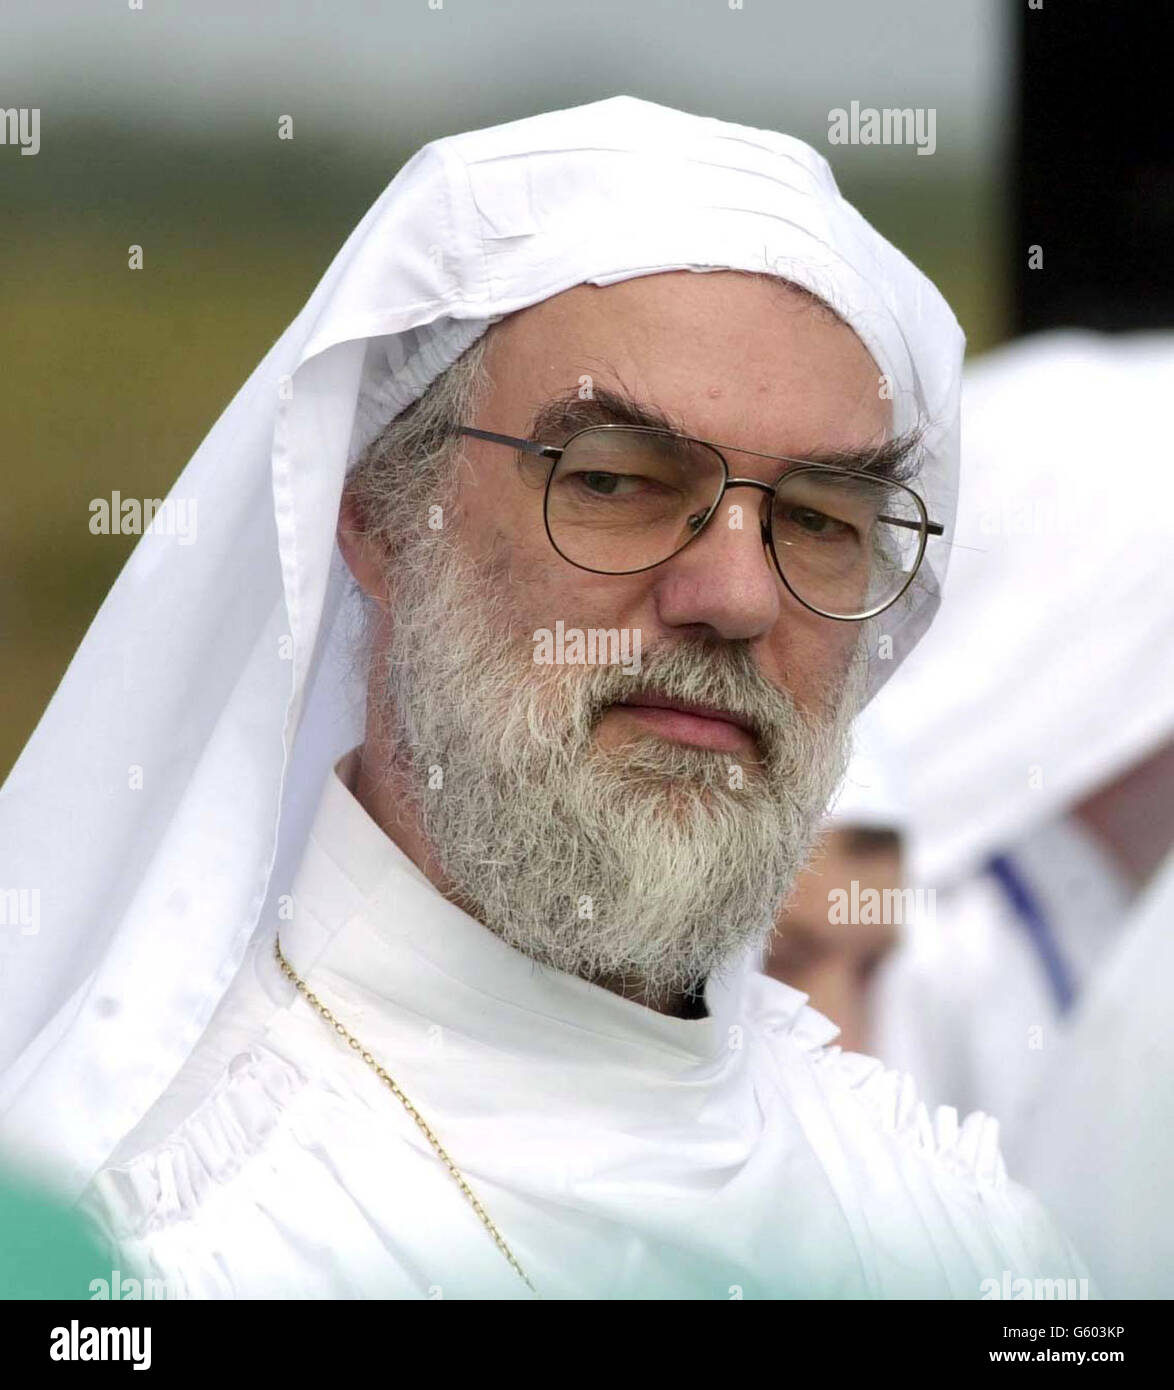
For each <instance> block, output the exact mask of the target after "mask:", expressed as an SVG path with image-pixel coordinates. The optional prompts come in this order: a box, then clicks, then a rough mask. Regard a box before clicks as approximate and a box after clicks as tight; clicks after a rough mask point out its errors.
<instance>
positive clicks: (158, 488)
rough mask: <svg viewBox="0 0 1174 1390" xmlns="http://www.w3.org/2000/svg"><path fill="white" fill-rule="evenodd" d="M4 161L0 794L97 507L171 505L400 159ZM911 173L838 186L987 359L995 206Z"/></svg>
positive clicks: (999, 256) (842, 175)
mask: <svg viewBox="0 0 1174 1390" xmlns="http://www.w3.org/2000/svg"><path fill="white" fill-rule="evenodd" d="M0 153H2V154H4V155H6V156H9V157H8V158H5V159H4V160H3V162H2V163H0V323H2V325H3V328H2V332H3V344H4V353H3V368H2V371H0V450H2V454H0V478H2V481H3V489H2V492H0V496H2V499H3V500H2V503H0V632H2V634H3V638H4V657H5V660H4V666H5V672H6V679H5V681H4V682H3V684H2V689H3V695H2V697H0V699H2V703H0V778H2V777H3V776H4V775H6V774H7V772H8V770H9V768H10V767H11V765H12V763H13V762H14V761H15V759H16V757H17V755H18V754H19V752H20V750H21V748H22V747H23V745H24V743H25V741H26V740H27V738H28V737H29V735H30V733H31V732H32V730H33V728H34V727H35V725H36V722H37V720H38V718H39V717H40V714H41V712H42V711H43V709H44V707H45V705H46V704H47V703H48V701H49V699H50V697H51V696H52V694H53V691H54V689H55V688H56V685H57V683H58V681H59V680H60V679H61V677H62V675H63V674H64V673H65V669H66V667H67V666H68V664H69V661H70V658H71V656H72V654H73V652H74V650H75V648H76V647H77V645H78V643H79V641H80V640H81V638H82V636H83V634H84V633H85V631H86V628H87V627H88V625H89V623H90V621H91V620H92V618H93V616H94V614H95V613H96V612H97V610H98V607H99V605H100V604H101V602H102V599H103V597H104V595H105V593H106V591H107V589H108V588H109V587H110V584H111V583H112V582H113V580H114V578H115V576H116V575H117V573H118V571H119V569H120V568H121V566H122V565H123V563H124V562H125V560H126V558H127V556H128V555H129V553H130V551H131V549H132V548H133V545H134V537H132V536H93V535H91V534H90V531H89V520H90V513H89V503H90V501H91V499H93V498H99V497H107V498H108V497H109V496H110V494H111V492H113V491H114V490H118V491H119V492H121V493H122V494H123V495H124V496H131V497H160V496H163V495H165V493H166V491H167V490H168V488H169V487H170V486H171V485H172V483H173V482H174V480H175V478H176V477H177V475H178V474H179V472H180V471H181V469H182V468H183V467H184V465H185V463H186V462H187V460H188V458H189V457H190V455H191V454H192V453H193V451H194V450H195V448H196V446H197V445H198V444H199V442H200V440H201V439H202V438H203V436H204V435H205V434H206V433H207V431H208V429H209V428H210V427H211V425H212V424H213V422H214V421H215V419H216V417H217V416H218V415H219V414H220V412H221V411H222V410H223V408H224V407H225V406H226V405H227V404H228V402H229V401H230V400H231V398H232V396H233V395H234V393H235V392H236V390H237V389H238V388H239V386H240V385H241V384H242V383H243V382H244V380H245V378H246V377H247V376H248V375H249V373H250V372H251V371H252V369H253V367H254V366H255V365H256V364H257V362H258V361H259V360H260V358H261V356H262V355H263V354H264V352H265V351H266V350H267V349H268V348H269V347H270V345H271V344H272V343H273V341H274V340H275V339H276V338H277V337H278V336H279V335H280V333H281V332H282V330H283V329H284V328H285V326H286V324H287V323H288V322H289V321H290V320H291V319H292V318H293V317H294V315H295V314H296V313H297V312H298V310H299V309H300V308H301V306H302V304H303V303H304V302H305V300H306V298H307V297H308V295H309V294H310V292H311V290H312V289H313V287H314V285H315V284H316V282H317V280H318V279H319V277H320V276H321V274H322V272H323V271H324V270H325V268H326V266H327V265H328V263H329V261H330V259H331V258H332V256H333V255H334V254H335V252H336V251H337V250H338V248H339V247H340V246H341V245H342V243H343V241H344V240H345V239H346V237H347V235H348V234H349V233H350V231H351V229H352V228H353V227H354V225H355V224H356V222H357V221H358V220H359V218H360V217H361V216H362V214H363V213H364V212H365V211H366V210H367V208H368V207H369V206H370V204H371V203H372V202H373V201H374V199H375V198H376V197H377V196H378V194H379V193H380V192H381V191H382V189H383V188H384V187H385V185H386V184H387V182H388V181H389V180H390V179H391V177H392V176H393V175H394V173H395V171H396V169H397V168H398V167H399V166H400V164H401V163H402V162H403V161H404V159H406V158H407V157H408V156H409V155H410V154H411V153H412V148H410V147H404V148H391V147H390V146H387V145H385V146H377V145H375V144H363V143H360V142H356V141H353V140H346V139H343V138H341V137H328V136H320V137H318V138H317V139H315V138H314V137H313V136H312V135H305V134H301V133H299V135H298V137H297V138H296V139H294V140H293V141H279V140H277V139H275V138H274V137H273V135H272V134H271V132H270V131H269V130H266V131H265V132H264V134H261V133H257V134H255V135H254V134H250V133H249V132H247V131H245V132H239V133H235V134H231V135H230V134H215V135H210V136H201V135H199V134H173V133H167V134H164V133H162V132H159V133H156V134H154V135H151V134H149V133H148V134H146V135H145V134H144V133H143V131H142V129H141V128H139V127H135V128H133V129H129V128H127V127H124V126H120V125H102V124H100V123H95V122H93V121H87V122H84V123H79V124H77V125H76V126H75V127H74V128H72V129H61V128H59V129H58V130H57V131H56V132H55V136H54V140H53V149H52V153H51V156H50V154H49V152H48V151H44V150H43V151H42V153H41V154H40V155H39V156H38V157H37V158H33V159H28V158H20V157H15V158H13V157H12V156H17V155H18V152H17V151H16V150H15V149H5V150H3V151H0ZM886 163H887V162H886ZM924 163H925V164H926V165H933V166H934V167H933V168H932V170H927V169H924V168H922V167H920V166H922V164H923V161H920V160H914V161H912V164H910V163H909V162H908V161H905V163H904V165H903V166H902V167H903V168H904V169H905V170H909V169H912V171H913V172H912V173H904V174H893V173H891V172H889V169H895V168H897V167H898V166H897V165H896V164H895V162H894V163H892V164H891V165H888V168H887V170H886V173H885V175H884V177H883V178H882V177H880V176H878V175H877V174H875V173H872V174H866V173H862V172H861V171H860V170H859V168H858V167H856V166H849V167H847V168H841V167H839V166H837V169H836V171H837V175H838V177H839V179H840V184H841V187H842V188H843V190H844V192H845V193H846V195H847V196H848V197H849V198H850V199H851V200H852V201H853V202H854V203H855V204H856V205H857V207H859V208H860V210H861V211H862V212H863V213H864V215H865V216H866V217H868V218H869V219H870V220H871V221H872V222H873V223H874V225H876V226H877V227H878V228H879V229H880V230H881V231H882V232H883V233H884V234H885V235H886V236H887V237H888V238H889V239H890V240H891V241H893V242H895V243H896V245H898V246H899V247H900V248H901V249H902V250H903V251H905V252H906V254H907V255H909V256H910V257H911V258H912V259H913V260H914V261H916V262H917V263H918V264H919V265H920V266H921V267H922V268H923V269H924V270H925V271H926V272H927V273H928V274H929V275H930V276H931V278H933V279H934V280H935V281H936V283H937V284H938V285H939V287H940V288H941V289H942V291H943V292H944V294H945V295H946V297H947V299H948V300H949V301H950V302H951V304H952V305H953V306H954V309H955V312H956V313H957V315H958V318H959V320H960V321H961V323H962V326H963V328H964V329H965V330H966V333H967V336H968V338H969V342H970V351H971V352H972V353H974V352H978V351H982V350H983V349H985V348H987V347H990V346H993V345H994V344H995V343H996V342H999V341H1001V339H1002V338H1003V337H1004V336H1005V332H1006V323H1007V317H1006V305H1007V301H1006V284H1005V275H1004V269H1005V256H1004V241H1003V237H1004V231H1003V227H1004V217H1003V205H1002V192H1001V190H1000V188H999V187H998V186H997V185H996V184H994V183H993V182H992V181H989V180H986V179H984V177H983V176H982V175H980V174H974V173H971V174H967V173H964V172H959V171H958V170H957V169H954V170H953V171H951V169H950V168H949V166H943V165H940V164H939V162H938V161H937V160H931V161H925V162H924ZM132 243H137V244H139V245H141V246H142V247H143V248H144V268H143V269H142V270H141V271H131V270H129V269H128V268H127V248H128V247H129V246H130V245H131V244H132Z"/></svg>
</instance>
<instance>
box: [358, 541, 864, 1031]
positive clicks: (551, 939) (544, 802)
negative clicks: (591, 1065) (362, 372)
mask: <svg viewBox="0 0 1174 1390" xmlns="http://www.w3.org/2000/svg"><path fill="white" fill-rule="evenodd" d="M508 592H509V582H508V576H507V575H506V574H505V573H504V572H499V571H498V570H497V569H496V568H494V569H493V570H492V571H491V570H489V569H487V568H484V567H481V566H478V565H476V564H474V562H473V561H471V560H470V559H469V557H468V556H466V555H465V554H464V553H463V552H462V551H460V549H459V548H458V547H457V546H456V545H455V544H453V543H452V542H450V541H449V540H448V539H447V537H444V536H437V535H427V536H424V537H416V538H412V539H410V540H408V541H407V542H406V543H405V544H404V545H403V546H401V547H400V548H399V550H398V552H397V554H396V559H395V567H394V594H395V597H394V600H393V613H392V618H391V628H392V631H391V634H390V637H389V642H388V646H387V649H386V659H385V663H384V666H383V669H382V671H381V672H380V673H379V678H378V679H376V680H374V681H373V682H372V697H371V698H372V699H373V701H375V703H376V705H377V715H378V718H379V721H380V723H381V726H382V730H383V733H384V735H385V736H386V737H387V739H388V741H389V746H390V748H391V750H392V753H391V757H392V761H393V765H394V768H395V770H396V771H398V773H399V774H400V775H401V776H402V777H403V778H404V779H405V785H407V786H408V787H410V788H414V789H415V791H414V793H413V807H414V809H415V811H416V813H417V815H418V818H419V824H420V828H421V831H422V833H423V835H424V836H425V838H426V840H427V841H428V843H429V846H430V848H431V850H432V851H433V853H434V855H435V857H436V861H437V863H438V864H439V865H440V867H441V869H442V871H443V874H444V876H445V878H446V880H447V884H446V889H447V891H448V892H449V893H450V894H451V895H452V896H453V897H454V899H455V900H456V901H457V902H458V903H459V904H460V905H461V906H462V907H463V908H465V910H466V911H468V912H469V913H470V914H471V915H472V916H474V917H476V918H477V919H478V920H479V921H480V922H482V923H483V924H484V925H485V926H487V927H489V928H490V929H491V930H492V931H494V932H495V933H497V935H498V936H500V937H501V938H502V940H504V941H506V942H507V943H508V944H509V945H511V946H513V947H515V948H516V949H517V950H519V951H522V952H524V953H525V954H526V955H527V956H529V957H531V958H532V959H534V960H535V961H538V962H540V963H542V964H543V965H546V966H549V967H551V968H553V969H555V970H560V971H564V972H566V973H568V974H572V975H577V976H580V977H582V978H583V979H586V980H590V981H594V982H597V983H602V982H606V983H607V984H608V985H609V987H611V988H617V987H618V988H620V989H621V990H622V991H623V992H625V993H632V992H638V993H640V995H641V996H642V997H643V998H644V999H645V1001H646V1002H647V1003H649V1004H650V1005H651V1006H653V1007H656V1006H657V1004H658V1003H659V1002H661V1001H668V1000H670V999H672V998H673V997H674V996H678V995H680V994H681V993H691V994H694V995H696V994H698V993H700V990H701V988H702V987H703V985H704V982H705V981H706V979H708V978H709V977H710V976H711V975H714V974H717V973H719V972H720V971H722V970H723V969H725V968H734V967H736V965H737V963H738V962H741V961H744V960H745V957H746V955H747V953H748V952H750V951H751V950H757V951H759V952H761V951H762V950H763V949H764V948H765V946H766V944H767V942H768V939H769V936H770V932H771V930H772V928H773V925H774V922H775V919H776V917H777V914H778V912H779V909H780V907H781V905H782V902H783V900H784V899H785V898H786V897H787V896H788V894H789V893H790V891H791V888H792V886H793V884H794V882H795V879H796V877H797V875H798V874H799V872H800V870H801V869H802V867H803V865H804V863H805V862H806V860H807V858H808V855H809V852H810V849H811V846H812V842H813V840H814V838H815V836H816V834H817V833H818V829H819V823H820V819H821V816H822V813H823V811H824V809H825V807H826V805H827V802H828V800H829V798H830V796H831V794H832V792H833V791H834V789H835V787H836V785H837V784H838V782H839V781H840V779H841V777H842V775H843V772H844V768H845V766H846V763H847V755H848V748H849V733H850V728H851V722H852V719H853V718H854V716H855V714H856V712H857V710H858V708H859V706H860V703H861V700H862V698H863V690H864V680H865V674H866V672H865V667H864V662H863V661H862V660H861V659H860V651H861V650H862V649H861V648H860V647H859V646H858V648H857V655H856V656H855V657H854V658H853V660H852V661H851V662H850V664H849V669H848V673H847V677H846V679H844V680H843V682H842V684H841V685H840V686H839V687H838V688H837V689H836V690H835V691H833V692H831V694H830V696H829V697H827V698H825V700H824V701H823V702H822V706H821V708H820V710H819V712H818V713H817V714H812V713H809V712H806V711H804V710H802V709H800V708H798V707H797V706H796V705H795V703H794V701H792V700H791V698H790V697H789V696H788V695H787V694H785V693H784V692H783V691H781V690H778V689H776V688H775V687H774V686H773V685H771V684H770V683H769V682H768V681H767V680H766V679H765V678H764V677H763V676H762V675H761V673H760V672H759V671H758V668H757V666H756V664H755V662H754V659H753V656H752V654H751V651H750V649H749V645H748V644H747V643H745V642H727V641H721V640H715V641H712V642H700V641H697V640H696V639H693V638H689V639H680V640H675V641H671V642H662V643H660V644H658V646H657V647H656V648H655V649H654V650H651V651H648V650H646V651H645V653H644V655H643V669H642V671H641V673H640V675H638V676H635V677H633V676H630V675H626V674H624V672H623V670H622V669H621V668H620V667H619V666H595V667H592V666H562V667H558V666H538V665H536V664H535V663H534V661H533V642H532V640H531V639H532V635H531V634H530V633H528V632H523V631H520V630H518V627H517V624H516V621H514V620H512V619H511V615H510V613H509V611H508V609H507V605H506V602H505V598H504V596H505V595H508ZM648 692H655V693H657V694H660V695H663V696H666V697H669V698H673V699H681V700H691V701H695V702H697V703H700V704H704V705H710V706H716V707H718V708H723V709H728V710H731V711H737V712H739V713H741V714H742V715H744V716H746V717H747V718H749V719H750V720H751V722H752V724H753V727H754V729H755V731H756V736H757V739H758V746H759V750H760V757H761V761H760V762H756V763H752V762H746V763H744V764H739V760H738V759H737V758H736V756H734V755H732V754H729V753H722V752H716V751H713V750H708V749H702V748H692V747H687V746H684V745H681V744H676V743H671V742H669V741H667V740H665V739H661V738H659V737H657V736H656V735H654V734H652V733H649V734H647V735H641V736H639V737H637V738H636V739H635V740H634V741H632V742H630V743H625V744H624V746H623V747H619V748H613V749H604V748H601V747H600V746H599V745H598V743H597V742H596V740H595V737H594V730H595V726H596V724H597V722H598V719H599V717H600V715H601V714H602V713H603V712H604V710H605V709H606V708H607V707H608V705H610V704H611V703H613V702H614V701H616V700H621V699H625V698H630V697H632V696H633V695H635V694H637V693H648ZM438 782H439V783H440V785H437V783H438Z"/></svg>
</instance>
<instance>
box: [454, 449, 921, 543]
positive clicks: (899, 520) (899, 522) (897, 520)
mask: <svg viewBox="0 0 1174 1390" xmlns="http://www.w3.org/2000/svg"><path fill="white" fill-rule="evenodd" d="M460 432H461V434H468V435H472V436H473V438H474V439H485V440H488V441H489V443H490V444H506V445H508V446H509V447H510V448H511V449H521V450H522V451H523V452H525V453H527V454H536V455H537V456H538V457H539V458H547V459H558V458H561V457H562V453H563V451H562V449H561V448H559V447H558V445H556V444H536V443H535V442H534V441H533V440H531V439H518V438H516V437H515V436H514V435H512V434H495V433H494V432H493V430H476V429H474V428H473V427H472V426H471V425H462V426H461V431H460ZM877 520H878V521H886V522H888V524H889V525H890V526H904V527H905V528H906V529H907V530H910V531H920V530H921V527H920V526H918V524H917V522H916V521H906V520H905V519H904V518H903V517H899V516H881V517H878V518H877ZM925 530H926V534H927V535H930V536H940V535H943V534H944V532H945V527H944V526H943V525H942V524H941V522H938V521H927V522H926V525H925Z"/></svg>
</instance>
